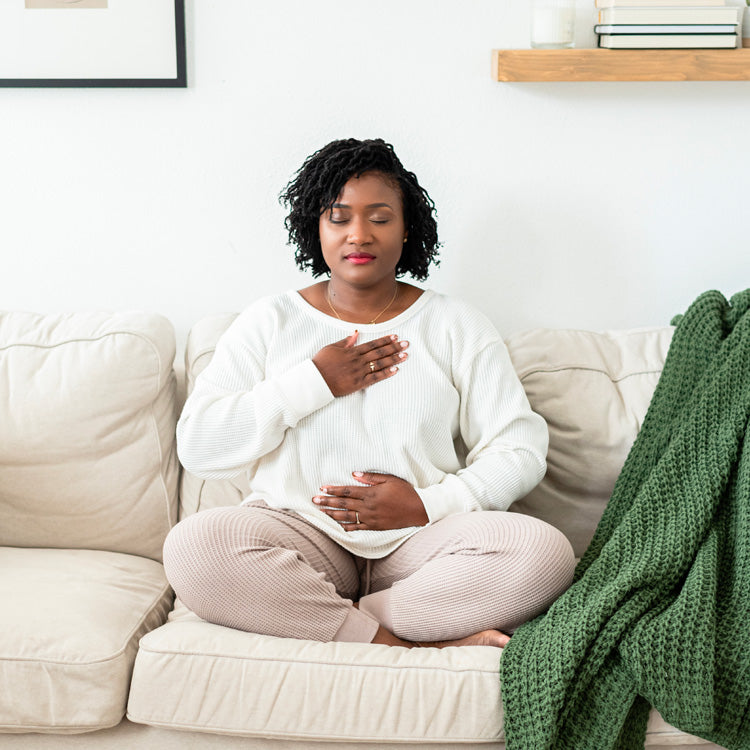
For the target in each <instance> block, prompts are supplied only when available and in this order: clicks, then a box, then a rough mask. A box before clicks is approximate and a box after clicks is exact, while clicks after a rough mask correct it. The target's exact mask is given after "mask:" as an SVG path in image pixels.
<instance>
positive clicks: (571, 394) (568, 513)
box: [180, 313, 673, 557]
mask: <svg viewBox="0 0 750 750" xmlns="http://www.w3.org/2000/svg"><path fill="white" fill-rule="evenodd" d="M235 317H236V314H232V313H227V314H223V315H212V316H210V317H207V318H205V319H203V320H201V321H200V322H199V323H197V324H196V325H195V326H194V327H193V329H192V330H191V332H190V335H189V337H188V344H187V349H186V353H185V370H186V375H187V383H188V392H190V390H191V389H192V385H193V383H194V382H195V378H196V377H197V376H198V375H199V374H200V373H201V372H202V371H203V369H204V368H205V367H206V365H207V364H208V363H209V361H210V360H211V356H212V355H213V351H214V347H215V346H216V342H217V341H218V339H219V337H220V336H221V334H222V333H223V332H224V331H225V330H226V329H227V328H228V327H229V324H230V323H231V322H232V321H233V320H234V318H235ZM672 331H673V329H672V328H670V327H660V328H648V329H634V330H623V331H609V332H602V333H596V332H592V331H576V330H564V329H535V330H531V331H525V332H523V333H519V334H516V335H514V336H512V337H511V338H510V339H509V340H508V342H507V343H508V349H509V351H510V355H511V359H512V361H513V364H514V366H515V368H516V372H517V373H518V375H519V377H520V379H521V382H522V383H523V386H524V389H525V390H526V395H527V396H528V397H529V401H530V402H531V406H532V408H533V409H534V411H536V412H537V413H539V414H541V416H542V417H544V419H545V420H546V421H547V424H548V426H549V433H550V445H549V452H548V456H547V474H546V476H545V478H544V479H543V480H542V482H541V484H539V485H538V486H537V487H536V488H535V489H534V490H533V491H532V492H531V493H530V494H529V495H527V496H526V497H524V498H522V499H521V500H519V501H517V502H516V503H514V504H513V506H512V507H511V510H513V511H516V512H519V513H526V514H528V515H532V516H535V517H537V518H541V519H543V520H545V521H547V522H548V523H551V524H552V525H553V526H556V527H557V528H559V529H560V530H561V531H563V533H565V535H566V536H567V537H568V539H569V540H570V542H571V544H572V545H573V548H574V550H575V552H576V555H577V556H579V557H580V556H581V555H582V554H583V552H584V551H585V549H586V547H587V546H588V543H589V542H590V541H591V537H592V536H593V534H594V531H595V529H596V526H597V524H598V523H599V519H600V518H601V515H602V513H603V512H604V506H605V505H606V504H607V500H608V499H609V497H610V495H611V494H612V488H613V487H614V483H615V480H616V479H617V476H618V475H619V473H620V470H621V469H622V465H623V463H624V462H625V458H626V457H627V454H628V452H629V450H630V447H631V446H632V444H633V441H634V440H635V437H636V435H637V434H638V431H639V429H640V426H641V424H642V422H643V417H644V416H645V414H646V410H647V409H648V405H649V403H650V401H651V396H652V394H653V392H654V388H655V387H656V383H657V381H658V380H659V376H660V374H661V370H662V367H663V365H664V360H665V358H666V353H667V349H668V348H669V343H670V341H671V339H672ZM249 492H250V488H249V485H248V482H247V478H246V477H245V476H240V477H237V478H235V479H233V480H211V481H206V480H202V479H198V478H197V477H195V476H193V475H191V474H190V473H189V472H187V471H184V472H183V475H182V485H181V490H180V499H181V516H185V515H189V514H190V513H195V512H196V511H198V510H201V509H203V508H212V507H216V506H219V505H236V504H238V503H239V502H241V500H242V498H244V497H245V496H246V495H247V494H249Z"/></svg>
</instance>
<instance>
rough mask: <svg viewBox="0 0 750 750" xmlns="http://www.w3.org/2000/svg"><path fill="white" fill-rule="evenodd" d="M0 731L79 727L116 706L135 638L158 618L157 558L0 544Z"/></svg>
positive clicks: (124, 691)
mask: <svg viewBox="0 0 750 750" xmlns="http://www.w3.org/2000/svg"><path fill="white" fill-rule="evenodd" d="M0 570H2V575H0V602H2V607H1V609H2V616H0V685H2V695H3V699H2V700H1V701H0V731H2V732H82V731H89V730H93V729H99V728H102V727H109V726H114V725H115V724H117V723H118V722H119V721H120V720H121V719H122V716H123V714H124V713H125V704H126V701H127V695H128V687H129V682H130V674H131V671H132V668H133V660H134V658H135V652H136V650H137V646H138V639H139V638H140V637H141V636H142V635H143V634H144V633H145V632H147V631H148V630H151V629H153V628H155V627H158V626H159V625H160V624H161V623H163V622H164V620H165V618H166V616H167V612H168V611H169V608H170V606H171V604H172V593H171V590H170V588H169V586H168V584H167V581H166V579H165V577H164V572H163V568H162V566H161V564H160V563H157V562H155V561H153V560H148V559H146V558H143V557H136V556H133V555H124V554H120V553H116V552H102V551H92V550H58V549H23V548H7V547H5V548H3V547H0Z"/></svg>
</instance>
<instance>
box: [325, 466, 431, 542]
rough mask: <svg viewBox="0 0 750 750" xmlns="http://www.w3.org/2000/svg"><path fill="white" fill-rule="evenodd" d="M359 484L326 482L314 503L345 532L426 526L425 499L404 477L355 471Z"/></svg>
mask: <svg viewBox="0 0 750 750" xmlns="http://www.w3.org/2000/svg"><path fill="white" fill-rule="evenodd" d="M352 476H353V477H354V478H355V479H356V480H357V482H360V484H358V485H344V486H332V485H323V486H322V487H321V488H320V490H321V493H322V494H320V495H316V496H315V497H314V498H313V502H314V503H315V504H316V505H317V506H318V508H319V509H320V510H322V511H323V512H324V513H326V514H328V515H329V516H330V517H331V518H332V519H333V520H334V521H336V522H337V523H339V524H341V526H342V527H343V528H344V529H346V531H358V530H360V529H369V530H376V531H385V530H387V529H403V528H406V527H409V526H424V525H425V524H426V523H427V522H428V521H429V519H428V517H427V511H426V510H425V508H424V505H423V504H422V499H421V498H420V497H419V495H418V494H417V493H416V491H415V489H414V487H412V486H411V485H410V484H409V483H408V482H406V481H405V480H403V479H401V478H399V477H395V476H393V475H392V474H372V473H367V472H361V471H355V472H353V473H352Z"/></svg>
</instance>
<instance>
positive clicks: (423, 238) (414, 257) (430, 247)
mask: <svg viewBox="0 0 750 750" xmlns="http://www.w3.org/2000/svg"><path fill="white" fill-rule="evenodd" d="M365 172H381V173H382V174H384V175H386V177H388V178H390V179H391V180H393V184H394V187H397V188H398V190H399V191H400V193H401V199H402V202H403V211H404V219H405V223H406V228H407V230H408V235H407V239H406V242H405V243H404V247H403V251H402V253H401V258H400V260H399V262H398V265H397V266H396V275H397V276H403V275H404V274H406V273H409V274H411V276H412V277H413V278H415V279H419V280H424V279H426V278H427V276H428V272H429V265H430V263H434V264H435V265H438V264H439V262H440V261H439V260H438V259H437V255H438V248H439V247H440V243H439V242H438V236H437V222H436V221H435V216H434V214H435V204H434V202H433V201H432V198H430V196H429V195H428V193H427V191H426V190H425V189H424V188H423V187H422V186H421V185H420V184H419V182H418V181H417V177H416V175H415V174H414V173H413V172H408V171H407V170H406V169H404V166H403V165H402V164H401V162H400V160H399V158H398V156H396V153H395V151H394V150H393V146H391V145H390V144H389V143H386V142H385V141H383V140H382V139H380V138H375V139H372V140H364V141H359V140H357V139H355V138H347V139H344V140H338V141H332V142H331V143H329V144H328V145H327V146H323V148H321V149H320V150H319V151H316V152H315V153H314V154H312V155H311V156H309V157H308V158H307V159H306V160H305V163H304V164H303V165H302V167H300V169H299V171H298V172H297V173H296V175H295V176H294V178H293V179H292V180H291V181H290V182H289V184H288V185H287V186H286V188H285V189H284V191H283V192H282V193H281V195H280V196H279V200H280V202H281V203H282V204H284V205H287V206H289V209H290V210H289V214H288V216H287V217H286V219H285V221H284V225H285V226H286V229H287V231H288V233H289V244H290V245H294V246H295V247H296V250H295V253H294V260H295V261H296V263H297V265H298V266H299V268H300V269H302V270H306V269H308V268H309V269H310V270H311V271H312V275H313V276H321V275H322V274H325V273H328V271H329V269H328V266H327V265H326V262H325V261H324V260H323V252H322V250H321V247H320V234H319V228H318V227H319V221H320V216H321V214H322V213H323V212H324V211H327V210H328V209H330V207H331V206H332V205H333V203H334V202H335V201H336V198H338V196H339V195H340V193H341V191H342V189H343V187H344V185H345V184H346V183H347V181H348V180H350V179H351V178H352V177H359V176H361V175H362V174H364V173H365Z"/></svg>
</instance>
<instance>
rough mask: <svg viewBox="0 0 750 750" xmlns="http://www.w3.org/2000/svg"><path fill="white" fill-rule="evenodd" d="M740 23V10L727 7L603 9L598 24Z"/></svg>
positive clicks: (735, 7)
mask: <svg viewBox="0 0 750 750" xmlns="http://www.w3.org/2000/svg"><path fill="white" fill-rule="evenodd" d="M741 21H742V8H740V7H739V6H736V5H728V6H726V7H724V8H706V7H695V8H682V7H674V8H661V7H659V8H645V7H644V8H633V7H620V8H614V7H613V8H603V9H602V10H600V11H599V23H601V24H605V23H631V24H647V25H652V24H662V23H665V24H666V23H668V24H683V23H704V24H712V23H722V24H723V23H734V24H738V23H741Z"/></svg>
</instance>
